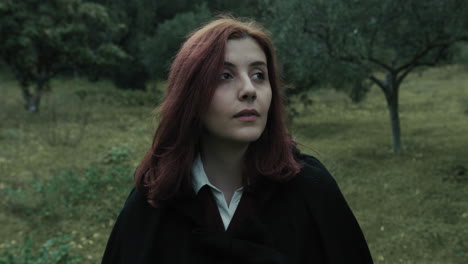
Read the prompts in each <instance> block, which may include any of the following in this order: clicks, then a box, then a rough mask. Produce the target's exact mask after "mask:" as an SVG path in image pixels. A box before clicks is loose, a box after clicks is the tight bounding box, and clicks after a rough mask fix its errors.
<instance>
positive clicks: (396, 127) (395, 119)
mask: <svg viewBox="0 0 468 264" xmlns="http://www.w3.org/2000/svg"><path fill="white" fill-rule="evenodd" d="M390 99H391V100H387V106H388V112H389V114H390V126H391V127H392V143H393V153H397V154H398V153H400V152H401V140H400V133H401V130H400V115H399V112H398V97H397V96H395V97H393V98H390Z"/></svg>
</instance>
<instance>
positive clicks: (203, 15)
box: [143, 4, 211, 79]
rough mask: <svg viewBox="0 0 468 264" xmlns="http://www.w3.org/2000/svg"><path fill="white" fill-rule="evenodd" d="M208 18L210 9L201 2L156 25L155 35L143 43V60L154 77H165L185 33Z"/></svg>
mask: <svg viewBox="0 0 468 264" xmlns="http://www.w3.org/2000/svg"><path fill="white" fill-rule="evenodd" d="M210 18H211V12H210V10H209V9H208V7H207V6H206V5H205V4H203V5H201V6H198V7H197V8H196V9H195V10H194V11H190V12H186V13H180V14H177V15H176V16H175V17H174V18H173V19H170V20H167V21H165V22H164V23H162V24H160V25H159V26H158V29H157V31H156V33H155V35H154V36H152V37H151V38H149V39H147V41H146V42H145V43H144V45H143V52H144V53H145V54H146V56H145V58H144V60H143V62H144V63H145V65H146V67H147V68H148V69H150V73H151V75H152V76H153V77H154V78H156V79H166V77H167V76H166V75H167V73H168V70H169V64H170V62H171V60H172V59H173V57H174V56H175V55H176V53H177V51H178V49H179V47H180V45H181V44H182V42H183V41H184V39H185V37H186V36H187V34H189V33H190V32H191V31H193V30H194V29H195V28H197V27H199V26H201V24H202V23H204V22H207V21H208V20H209V19H210Z"/></svg>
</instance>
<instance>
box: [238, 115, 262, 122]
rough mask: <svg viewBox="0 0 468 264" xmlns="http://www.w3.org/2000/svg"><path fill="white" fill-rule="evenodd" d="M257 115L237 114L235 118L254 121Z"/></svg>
mask: <svg viewBox="0 0 468 264" xmlns="http://www.w3.org/2000/svg"><path fill="white" fill-rule="evenodd" d="M257 117H258V116H256V115H244V116H238V117H235V119H237V120H239V121H255V120H257Z"/></svg>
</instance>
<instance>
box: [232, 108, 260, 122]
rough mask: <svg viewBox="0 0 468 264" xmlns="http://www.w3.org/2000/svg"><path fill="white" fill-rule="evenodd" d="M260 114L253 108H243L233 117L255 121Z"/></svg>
mask: <svg viewBox="0 0 468 264" xmlns="http://www.w3.org/2000/svg"><path fill="white" fill-rule="evenodd" d="M259 116H260V114H259V113H258V112H257V110H255V109H244V110H242V111H240V112H239V113H237V114H235V115H234V118H235V119H237V120H240V121H255V120H257V118H258V117H259Z"/></svg>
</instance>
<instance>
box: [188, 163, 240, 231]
mask: <svg viewBox="0 0 468 264" xmlns="http://www.w3.org/2000/svg"><path fill="white" fill-rule="evenodd" d="M192 175H193V178H192V186H193V189H194V190H195V193H197V194H198V192H199V191H200V189H201V188H202V187H203V186H205V185H208V186H210V189H211V192H212V193H213V196H214V198H215V201H216V205H217V206H218V210H219V214H220V215H221V219H222V220H223V224H224V229H225V230H226V229H227V228H228V226H229V223H230V222H231V219H232V217H233V216H234V213H235V212H236V209H237V206H238V205H239V201H240V199H241V197H242V193H243V190H244V187H241V188H239V189H237V190H236V191H235V192H234V194H233V196H232V199H231V202H230V204H229V205H228V204H227V202H226V198H225V197H224V194H223V192H222V191H221V190H219V189H218V188H216V187H215V186H214V185H213V184H211V183H210V181H209V180H208V177H207V176H206V173H205V170H204V169H203V162H202V160H201V157H200V154H198V155H197V157H196V158H195V161H194V162H193V167H192Z"/></svg>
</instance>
